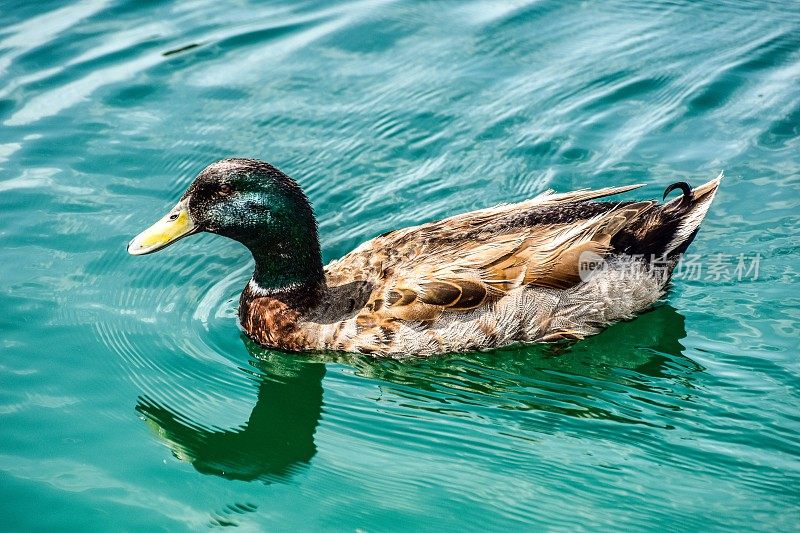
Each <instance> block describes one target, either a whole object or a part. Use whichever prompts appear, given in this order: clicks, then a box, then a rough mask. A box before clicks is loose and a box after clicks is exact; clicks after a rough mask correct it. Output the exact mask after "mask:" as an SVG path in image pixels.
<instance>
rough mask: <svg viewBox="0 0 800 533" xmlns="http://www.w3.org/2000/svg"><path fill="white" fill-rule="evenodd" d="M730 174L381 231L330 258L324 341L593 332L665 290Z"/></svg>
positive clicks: (420, 344) (352, 343)
mask: <svg viewBox="0 0 800 533" xmlns="http://www.w3.org/2000/svg"><path fill="white" fill-rule="evenodd" d="M718 184H719V178H717V179H716V180H713V181H711V182H709V183H707V184H705V185H703V186H701V187H698V188H697V189H695V190H694V191H689V190H688V187H683V185H682V184H681V187H683V188H684V189H685V191H684V195H683V196H682V197H680V198H677V199H675V200H672V201H671V202H668V203H666V204H659V203H658V202H656V201H643V202H608V201H605V202H595V201H592V200H595V199H598V198H602V197H605V196H610V195H613V194H617V193H621V192H625V191H628V190H631V189H633V188H636V186H631V187H618V188H608V189H601V190H597V191H577V192H573V193H566V194H551V193H546V194H544V195H540V196H539V197H537V198H534V199H532V200H528V201H526V202H522V203H519V204H512V205H502V206H497V207H493V208H488V209H483V210H479V211H473V212H470V213H465V214H461V215H458V216H455V217H451V218H448V219H444V220H440V221H437V222H432V223H429V224H424V225H421V226H415V227H410V228H404V229H401V230H397V231H393V232H390V233H387V234H384V235H381V236H379V237H376V238H374V239H372V240H370V241H368V242H366V243H364V244H362V245H361V246H359V247H358V248H357V249H355V250H354V251H352V252H351V253H349V254H347V255H346V256H344V257H343V258H342V259H340V260H338V261H333V262H331V263H330V264H329V265H327V266H326V267H325V272H326V278H327V285H328V289H327V292H326V293H325V295H324V296H323V297H322V300H321V302H320V303H319V305H316V306H315V307H314V308H313V309H312V310H311V311H309V312H308V313H306V314H305V315H304V316H303V317H302V318H301V319H300V321H301V322H300V324H299V325H300V327H301V328H302V329H303V331H304V335H303V337H304V339H306V340H305V342H306V343H307V344H309V346H307V347H308V348H314V349H331V350H342V351H354V352H366V353H375V354H416V355H426V354H434V353H442V352H456V351H468V350H476V349H488V348H495V347H499V346H503V345H507V344H511V343H514V342H549V341H555V340H559V339H564V338H581V337H584V336H586V335H589V334H592V333H595V332H596V331H598V329H599V328H601V327H602V326H604V325H606V324H609V323H611V322H614V321H617V320H621V319H624V318H628V317H631V316H633V315H634V314H635V313H636V312H638V311H641V310H643V309H645V308H647V307H649V306H651V305H652V304H653V303H654V302H656V301H657V300H658V299H659V298H660V297H661V296H662V295H663V293H664V291H665V289H666V285H667V283H668V281H669V274H670V273H671V271H672V268H673V267H674V266H675V263H676V262H677V260H678V257H679V255H680V254H681V253H682V252H683V251H685V249H686V247H687V246H688V245H689V243H690V242H691V240H692V239H693V238H694V235H695V234H696V232H697V229H698V228H699V225H700V222H701V221H702V219H703V216H704V215H705V213H706V211H707V210H708V207H709V206H710V204H711V201H712V199H713V196H714V193H715V192H716V188H717V186H718Z"/></svg>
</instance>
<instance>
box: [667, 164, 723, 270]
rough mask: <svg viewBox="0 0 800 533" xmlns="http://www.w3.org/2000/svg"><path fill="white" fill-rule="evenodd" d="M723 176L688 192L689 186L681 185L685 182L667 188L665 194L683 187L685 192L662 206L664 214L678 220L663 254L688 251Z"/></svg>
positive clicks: (669, 254) (668, 254)
mask: <svg viewBox="0 0 800 533" xmlns="http://www.w3.org/2000/svg"><path fill="white" fill-rule="evenodd" d="M722 177H723V173H722V172H720V173H719V176H717V177H716V178H714V179H713V180H711V181H709V182H708V183H704V184H703V185H700V186H699V187H697V188H695V189H692V190H691V191H689V192H688V194H687V190H688V186H687V187H686V188H685V189H684V188H683V187H681V185H686V184H685V183H681V184H675V185H674V186H673V185H671V186H670V187H668V188H667V191H666V192H665V193H664V194H665V195H666V194H667V193H668V192H670V191H671V190H674V188H681V189H682V190H683V192H684V194H683V195H682V196H681V197H680V198H676V199H674V200H671V201H670V202H667V203H666V204H665V205H664V207H663V208H662V213H664V215H667V216H670V218H673V217H674V218H675V219H677V222H678V223H677V226H676V227H675V232H674V233H673V235H672V239H670V241H669V243H668V244H667V246H666V247H665V248H664V252H663V255H665V256H673V255H678V254H681V253H683V252H685V251H686V249H687V248H688V247H689V245H690V244H691V243H692V241H693V240H694V237H695V235H696V234H697V230H698V229H699V228H700V224H701V223H702V222H703V219H704V218H705V216H706V213H708V208H709V207H711V202H713V201H714V196H716V194H717V188H718V187H719V184H720V182H721V181H722Z"/></svg>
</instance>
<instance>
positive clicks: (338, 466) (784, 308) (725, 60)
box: [0, 0, 800, 532]
mask: <svg viewBox="0 0 800 533" xmlns="http://www.w3.org/2000/svg"><path fill="white" fill-rule="evenodd" d="M0 80H2V83H0V122H2V127H0V168H1V170H0V192H1V193H2V194H0V212H1V213H2V217H0V279H1V280H2V282H1V283H0V291H1V296H0V324H2V326H0V327H1V328H2V330H1V331H2V340H0V346H1V347H2V348H1V349H2V357H1V358H0V380H1V382H2V387H0V425H1V426H2V428H3V430H2V432H0V502H2V503H0V509H2V512H1V513H0V514H2V516H3V527H4V528H7V529H10V530H27V529H33V528H37V529H50V528H58V529H64V530H78V531H85V530H106V531H107V530H115V529H120V530H130V531H135V530H150V529H162V530H164V529H168V530H182V529H206V528H208V527H222V526H228V525H237V526H240V527H241V528H242V529H244V530H270V531H296V530H335V531H356V530H359V531H366V532H375V531H393V530H394V531H396V530H412V531H413V530H426V531H433V530H439V529H441V530H445V529H446V530H466V531H477V530H485V529H491V530H532V529H540V528H545V527H546V528H553V529H558V530H572V529H574V528H582V529H586V530H603V529H611V528H612V527H615V528H625V529H633V530H649V529H652V528H655V527H660V526H668V527H670V528H671V529H678V530H695V529H700V528H703V529H714V530H724V529H737V528H741V527H746V528H748V529H749V528H752V529H759V530H770V531H775V530H796V529H798V528H799V527H800V526H799V524H800V511H799V509H800V491H798V486H800V459H799V456H800V444H798V432H799V431H800V416H799V415H798V405H800V363H799V362H798V361H799V360H798V354H799V352H800V350H798V346H799V345H800V343H799V342H798V338H800V312H798V309H800V291H798V280H800V276H799V275H798V271H799V270H800V249H799V248H798V242H799V241H798V236H800V231H798V224H799V223H800V209H799V208H800V82H798V80H800V8H798V5H797V4H796V3H792V2H763V1H762V2H744V1H735V2H719V3H711V2H688V1H686V2H682V1H669V2H668V1H663V2H640V3H635V2H623V1H619V2H603V3H599V2H586V3H582V4H575V3H558V2H515V3H503V4H501V3H497V2H477V1H476V2H469V3H464V2H447V3H443V2H415V3H410V2H402V3H401V2H364V1H361V2H339V3H331V2H303V3H290V4H288V3H287V4H286V5H284V4H279V3H264V4H250V3H248V2H244V1H242V2H238V3H236V4H234V5H226V6H222V3H218V2H210V1H209V2H203V3H191V4H190V3H184V2H145V3H123V2H114V1H111V0H87V1H83V2H75V3H74V4H72V5H69V4H66V3H63V2H28V3H24V4H23V3H18V2H12V3H7V4H6V5H5V6H4V7H3V8H2V9H0ZM232 155H240V156H251V157H259V158H262V159H266V160H268V161H270V162H272V163H274V164H276V165H277V166H279V167H280V168H282V169H283V170H285V171H286V172H287V173H289V174H290V175H292V176H294V177H295V178H296V179H297V180H298V181H299V182H300V183H301V184H302V186H303V187H304V188H305V190H306V191H307V192H308V194H309V196H310V198H311V199H312V201H313V203H314V205H315V208H316V212H317V215H318V218H319V222H320V230H321V235H322V245H323V250H324V254H325V256H326V259H332V258H336V257H339V256H341V255H343V254H344V253H346V252H348V251H349V250H351V249H352V248H353V247H355V246H356V245H358V244H359V243H360V242H362V241H363V240H366V239H368V238H370V237H372V236H374V235H376V234H378V233H381V232H383V231H386V230H389V229H392V228H398V227H402V226H406V225H409V224H415V223H420V222H423V221H428V220H432V219H435V218H439V217H443V216H447V215H451V214H455V213H458V212H462V211H465V210H470V209H474V208H478V207H484V206H488V205H493V204H495V203H498V202H510V201H517V200H522V199H525V198H528V197H531V196H533V195H534V194H536V193H538V192H540V191H542V190H544V189H547V188H554V189H557V190H562V191H565V190H570V189H574V188H579V187H599V186H606V185H619V184H629V183H636V182H644V183H646V184H647V186H646V187H645V188H644V189H643V190H641V191H637V193H636V194H633V193H631V194H630V195H629V196H630V197H631V198H644V197H656V196H660V193H661V191H662V190H663V188H664V187H665V186H666V185H667V184H669V183H671V182H673V181H676V180H677V179H686V180H688V181H690V182H691V183H695V184H697V183H700V182H701V181H706V180H708V179H711V178H713V177H714V176H715V175H716V174H717V173H718V171H720V170H725V171H726V176H727V177H726V179H725V180H724V182H723V184H722V187H721V190H720V193H719V195H718V196H717V200H716V201H715V203H714V205H713V207H712V209H711V211H710V213H709V215H708V217H707V219H706V222H705V223H704V225H703V228H702V231H701V232H700V234H699V236H698V238H697V240H696V241H695V243H694V244H693V246H692V248H691V250H690V251H691V252H693V253H696V254H699V256H700V257H699V260H700V262H702V263H703V264H704V265H705V267H706V270H704V271H703V272H702V275H699V276H685V277H684V279H680V280H678V281H677V282H676V284H675V287H674V289H673V290H672V292H671V295H670V297H669V300H668V304H667V305H663V306H661V307H659V308H658V309H656V310H655V311H653V312H650V313H648V314H645V315H643V316H641V317H640V318H638V319H636V320H634V321H632V322H627V323H623V324H619V325H616V326H614V327H612V328H610V329H608V330H607V331H606V332H604V333H603V334H601V335H599V336H597V337H594V338H591V339H588V340H585V341H583V342H579V343H577V344H575V345H573V346H559V347H550V348H542V347H529V348H514V349H507V350H501V351H498V352H492V353H484V354H477V355H453V356H448V357H441V358H437V359H432V360H418V361H403V362H397V361H374V360H371V359H368V358H358V357H347V356H341V357H337V356H330V357H315V358H298V357H293V356H288V355H283V354H279V353H272V352H269V351H265V350H261V349H259V348H258V347H256V346H253V345H251V344H249V343H248V342H246V341H245V340H244V339H243V338H242V336H241V334H240V332H239V330H238V329H237V327H236V321H235V309H236V300H237V297H238V294H239V291H240V290H241V288H242V287H243V285H244V283H245V282H246V280H247V279H248V277H249V273H250V268H251V264H250V262H249V258H248V257H246V254H245V251H244V249H243V248H242V247H241V246H240V245H238V244H237V243H234V242H232V241H227V240H225V239H222V238H219V237H215V236H210V235H204V236H199V237H193V238H191V239H187V240H185V241H183V242H181V243H180V244H178V245H176V246H174V247H172V248H170V249H169V250H168V251H165V252H162V253H160V254H157V255H153V256H148V257H144V258H133V257H130V256H128V255H127V254H126V253H125V245H126V243H127V242H128V240H129V239H130V238H131V236H133V235H134V234H136V233H137V232H138V231H140V230H141V229H142V228H144V227H145V226H146V225H148V224H149V223H151V222H152V221H154V220H155V219H156V218H158V217H160V216H161V215H162V214H163V213H164V212H165V209H167V208H168V207H170V206H172V205H173V204H174V202H175V200H176V198H177V197H178V196H179V195H180V193H181V192H182V191H183V190H184V188H185V187H186V186H187V185H188V184H189V183H190V182H191V180H192V178H193V176H194V175H195V174H196V172H197V171H199V170H200V169H201V168H202V167H204V166H205V165H206V164H208V163H210V162H212V161H214V160H216V159H219V158H222V157H227V156H232ZM718 254H727V255H725V256H718ZM740 254H744V256H745V257H746V258H747V259H748V261H749V263H748V264H751V263H752V260H753V258H754V257H758V258H759V262H758V267H759V271H758V275H757V276H756V275H754V273H753V272H751V273H750V274H749V275H745V276H741V277H742V279H741V280H738V279H736V276H732V277H733V279H725V276H719V277H717V276H715V275H710V274H712V273H713V272H712V271H711V270H709V269H710V267H709V263H710V262H711V261H712V260H713V259H714V258H715V257H716V258H719V257H723V258H725V261H727V264H728V266H729V267H730V270H733V269H734V267H735V266H736V260H737V258H738V257H739V256H740ZM718 263H720V262H719V261H718ZM732 274H733V273H732V272H731V275H732Z"/></svg>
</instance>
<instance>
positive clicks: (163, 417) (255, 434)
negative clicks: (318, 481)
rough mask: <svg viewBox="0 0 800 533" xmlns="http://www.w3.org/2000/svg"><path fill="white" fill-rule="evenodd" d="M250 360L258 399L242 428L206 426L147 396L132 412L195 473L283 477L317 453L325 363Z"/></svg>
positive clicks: (279, 356)
mask: <svg viewBox="0 0 800 533" xmlns="http://www.w3.org/2000/svg"><path fill="white" fill-rule="evenodd" d="M245 344H246V345H247V346H248V349H250V350H253V351H254V352H255V351H259V352H261V351H263V350H261V349H260V348H258V347H257V346H255V345H253V344H252V343H251V342H250V341H245ZM250 362H251V364H253V365H254V366H255V367H256V369H257V370H258V373H259V374H260V375H259V377H258V379H259V383H258V398H257V400H256V404H255V406H254V407H253V411H252V413H251V414H250V418H249V419H248V420H247V422H246V423H245V424H244V425H243V426H241V427H237V428H232V429H228V430H219V429H213V428H207V427H206V426H205V425H204V424H202V423H199V422H195V421H193V420H189V419H187V418H186V417H185V416H183V415H182V414H180V413H178V412H177V411H174V410H172V409H170V408H168V407H165V406H162V405H160V404H158V403H156V402H155V401H153V400H151V399H150V398H147V397H140V398H139V402H138V404H137V405H136V410H137V411H139V413H141V415H142V416H143V417H144V419H145V421H146V422H147V423H148V424H149V425H150V427H151V428H152V429H153V432H154V433H155V435H157V436H158V437H159V438H160V439H161V440H162V441H164V442H165V443H166V444H167V445H168V446H169V447H170V449H171V450H172V453H173V454H174V455H175V457H177V458H178V459H181V460H183V461H187V462H189V463H191V464H192V465H193V466H194V467H195V468H196V469H197V471H198V472H201V473H203V474H214V475H217V476H221V477H224V478H227V479H236V480H241V481H252V480H256V479H261V480H264V481H270V480H274V479H275V478H282V477H286V476H288V475H290V474H291V473H292V472H294V471H296V470H297V469H298V468H300V467H302V465H305V464H307V463H308V462H309V461H310V460H311V458H312V457H314V454H316V453H317V447H316V445H315V444H314V432H315V431H316V429H317V425H318V424H319V420H320V416H321V413H322V377H323V376H324V375H325V365H324V364H322V363H320V362H313V361H305V360H301V359H298V358H297V357H293V356H290V355H285V354H276V357H274V358H271V360H258V359H254V360H251V361H250Z"/></svg>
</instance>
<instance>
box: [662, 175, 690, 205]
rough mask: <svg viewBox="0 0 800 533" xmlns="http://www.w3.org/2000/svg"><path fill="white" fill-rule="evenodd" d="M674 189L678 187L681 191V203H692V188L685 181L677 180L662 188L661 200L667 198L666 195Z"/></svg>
mask: <svg viewBox="0 0 800 533" xmlns="http://www.w3.org/2000/svg"><path fill="white" fill-rule="evenodd" d="M675 189H680V190H681V192H683V196H682V197H681V204H684V205H688V204H691V203H692V188H691V187H690V186H689V184H688V183H686V182H685V181H677V182H675V183H673V184H672V185H670V186H669V187H667V188H666V189H664V196H662V197H661V199H662V200H666V199H667V195H669V193H671V192H672V191H674V190H675Z"/></svg>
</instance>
